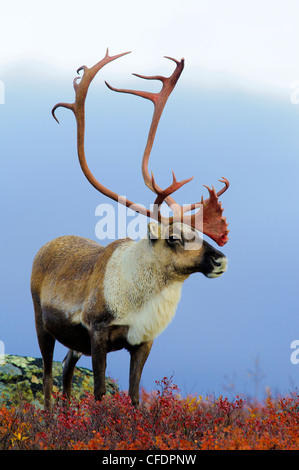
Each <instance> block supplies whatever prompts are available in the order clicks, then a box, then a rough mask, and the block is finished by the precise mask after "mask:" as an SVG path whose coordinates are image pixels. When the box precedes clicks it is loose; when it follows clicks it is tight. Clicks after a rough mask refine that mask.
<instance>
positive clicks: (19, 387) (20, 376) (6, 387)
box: [0, 354, 118, 406]
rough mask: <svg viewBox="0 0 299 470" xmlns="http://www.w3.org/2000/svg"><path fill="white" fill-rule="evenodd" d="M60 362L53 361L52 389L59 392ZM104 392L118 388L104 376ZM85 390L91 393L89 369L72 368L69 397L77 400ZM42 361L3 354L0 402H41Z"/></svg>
mask: <svg viewBox="0 0 299 470" xmlns="http://www.w3.org/2000/svg"><path fill="white" fill-rule="evenodd" d="M62 367H63V366H62V363H61V362H58V361H53V392H54V393H61V392H62ZM106 387H107V394H111V395H113V394H114V393H116V392H117V391H118V386H117V385H116V383H115V382H114V381H113V380H111V379H109V378H106ZM85 392H90V393H93V374H92V371H91V370H89V369H86V368H84V367H76V368H75V372H74V376H73V386H72V396H73V397H75V398H77V399H80V398H82V397H83V396H84V394H85ZM43 400H44V396H43V361H42V359H39V358H34V357H26V356H25V357H24V356H14V355H11V354H5V355H4V360H3V356H2V360H1V363H0V405H1V404H5V405H6V406H13V405H16V404H18V403H20V402H21V401H26V402H30V403H34V404H35V405H37V406H42V405H43Z"/></svg>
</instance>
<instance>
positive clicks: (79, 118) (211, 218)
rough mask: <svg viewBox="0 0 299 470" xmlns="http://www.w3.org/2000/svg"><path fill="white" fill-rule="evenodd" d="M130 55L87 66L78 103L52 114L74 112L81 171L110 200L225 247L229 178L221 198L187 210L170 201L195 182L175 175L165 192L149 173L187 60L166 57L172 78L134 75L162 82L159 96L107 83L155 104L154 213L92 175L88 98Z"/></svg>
mask: <svg viewBox="0 0 299 470" xmlns="http://www.w3.org/2000/svg"><path fill="white" fill-rule="evenodd" d="M126 54H129V52H124V53H122V54H118V55H115V56H109V54H108V49H107V52H106V55H105V57H104V59H102V60H101V61H99V62H98V63H97V64H95V65H94V66H93V67H91V68H88V67H86V66H83V67H80V68H79V69H78V71H77V72H79V71H81V70H83V72H84V74H83V77H82V79H81V81H80V82H79V83H78V79H79V78H80V77H76V78H75V79H74V82H73V86H74V89H75V98H76V99H75V102H74V103H58V104H56V105H55V106H54V108H53V109H52V114H53V116H54V118H55V119H56V121H57V122H59V121H58V119H57V118H56V116H55V111H56V109H57V108H58V107H64V108H67V109H71V110H72V111H73V113H74V115H75V118H76V122H77V150H78V157H79V162H80V165H81V169H82V171H83V173H84V175H85V176H86V178H87V179H88V181H89V182H90V183H91V184H92V185H93V186H94V187H95V188H96V189H97V190H98V191H100V192H101V193H102V194H104V195H106V196H108V197H109V198H111V199H113V200H115V201H117V202H119V203H121V204H124V205H126V206H127V207H131V208H133V210H134V211H136V212H138V213H141V214H143V215H146V216H147V217H150V218H153V219H156V220H158V221H160V222H161V223H163V224H170V223H172V222H173V221H174V220H182V221H183V222H184V223H187V224H189V225H191V226H192V227H194V228H196V229H198V230H201V231H203V233H205V234H206V235H208V236H210V237H211V238H212V239H213V240H214V241H216V243H218V244H219V245H224V244H225V243H226V242H227V240H228V238H227V234H228V230H227V224H226V221H225V219H224V218H223V217H222V211H223V209H222V208H221V204H220V203H219V201H218V198H219V196H220V195H221V194H223V192H224V191H226V189H227V188H228V187H229V183H228V181H227V180H226V179H225V178H223V179H222V180H220V181H221V182H223V183H224V184H225V187H224V188H223V189H222V190H220V191H219V192H218V193H217V194H216V192H215V190H214V188H212V189H210V188H207V189H208V191H209V194H210V197H209V199H207V200H205V201H203V198H202V200H201V202H200V203H195V204H191V205H189V206H184V207H183V206H180V205H179V204H177V203H176V202H175V200H174V199H173V198H172V197H170V195H171V194H173V193H174V192H175V191H177V190H178V189H179V188H181V187H182V186H183V185H184V184H186V183H188V182H189V181H191V180H192V179H193V178H189V179H187V180H184V181H181V182H178V181H177V180H176V178H175V175H174V173H173V182H172V184H171V185H170V186H169V187H168V188H166V189H165V190H162V189H161V188H160V187H159V186H158V185H157V184H156V182H155V180H154V176H153V174H152V175H151V176H150V175H149V171H148V161H149V157H150V153H151V150H152V146H153V143H154V139H155V135H156V131H157V127H158V124H159V120H160V117H161V115H162V112H163V109H164V107H165V104H166V102H167V99H168V97H169V95H170V93H171V92H172V90H173V89H174V87H175V85H176V83H177V81H178V79H179V77H180V75H181V73H182V71H183V68H184V59H182V60H181V61H177V60H176V59H173V58H171V57H166V58H167V59H170V60H172V61H174V62H175V63H176V68H175V70H174V72H173V73H172V75H171V76H170V77H163V76H160V75H155V76H144V75H139V74H134V75H136V76H137V77H140V78H144V79H146V80H160V81H161V82H162V89H161V91H160V92H159V93H150V92H145V91H137V90H127V89H117V88H114V87H112V86H111V85H109V84H108V83H107V82H105V83H106V85H107V86H108V87H109V88H110V89H111V90H114V91H117V92H122V93H131V94H134V95H137V96H140V97H142V98H146V99H149V100H151V101H152V102H153V104H154V113H153V118H152V122H151V126H150V131H149V135H148V139H147V143H146V147H145V151H144V155H143V159H142V174H143V178H144V182H145V184H146V186H147V187H148V188H150V189H151V190H152V191H153V192H154V193H155V194H156V195H157V198H156V200H155V204H154V210H148V209H146V208H144V207H143V206H141V205H139V204H135V203H133V202H132V201H130V200H128V199H126V198H125V197H122V196H119V195H118V194H117V193H115V192H114V191H111V190H110V189H108V188H106V187H105V186H103V185H102V184H101V183H100V182H99V181H98V180H97V179H96V178H95V177H94V176H93V174H92V173H91V171H90V169H89V167H88V165H87V162H86V157H85V149H84V134H85V99H86V96H87V92H88V88H89V85H90V83H91V82H92V80H93V78H94V77H95V75H96V74H97V73H98V71H99V70H100V69H101V68H102V67H104V66H105V65H106V64H108V63H109V62H111V61H113V60H115V59H117V58H119V57H122V56H124V55H126ZM164 201H165V202H166V203H167V204H168V205H169V206H170V207H171V209H172V211H173V217H171V218H166V217H162V215H161V213H160V207H161V205H162V203H163V202H164ZM196 208H199V209H198V211H197V213H195V214H193V215H190V216H186V215H184V214H185V213H186V212H189V211H192V210H194V209H196ZM201 210H203V228H202V227H201V226H200V224H199V223H198V218H197V215H198V212H199V211H201Z"/></svg>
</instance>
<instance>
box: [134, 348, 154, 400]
mask: <svg viewBox="0 0 299 470" xmlns="http://www.w3.org/2000/svg"><path fill="white" fill-rule="evenodd" d="M152 345H153V341H147V342H146V343H141V344H139V345H138V346H132V347H131V348H130V349H129V351H130V355H131V361H130V383H129V395H130V397H131V400H132V404H133V405H134V406H135V407H137V406H138V405H139V384H140V379H141V374H142V370H143V367H144V364H145V361H146V360H147V358H148V355H149V353H150V350H151V348H152Z"/></svg>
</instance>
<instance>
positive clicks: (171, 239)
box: [167, 235, 183, 246]
mask: <svg viewBox="0 0 299 470" xmlns="http://www.w3.org/2000/svg"><path fill="white" fill-rule="evenodd" d="M167 243H168V245H170V246H175V245H183V241H182V239H181V238H178V237H176V236H174V235H170V237H169V238H167Z"/></svg>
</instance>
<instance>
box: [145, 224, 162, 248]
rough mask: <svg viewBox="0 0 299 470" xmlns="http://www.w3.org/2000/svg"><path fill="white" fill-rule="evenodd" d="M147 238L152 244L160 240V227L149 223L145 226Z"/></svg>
mask: <svg viewBox="0 0 299 470" xmlns="http://www.w3.org/2000/svg"><path fill="white" fill-rule="evenodd" d="M147 238H148V239H149V240H150V241H151V242H152V243H154V242H155V241H156V240H158V239H159V238H161V226H160V224H157V223H156V222H149V224H148V226H147Z"/></svg>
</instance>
